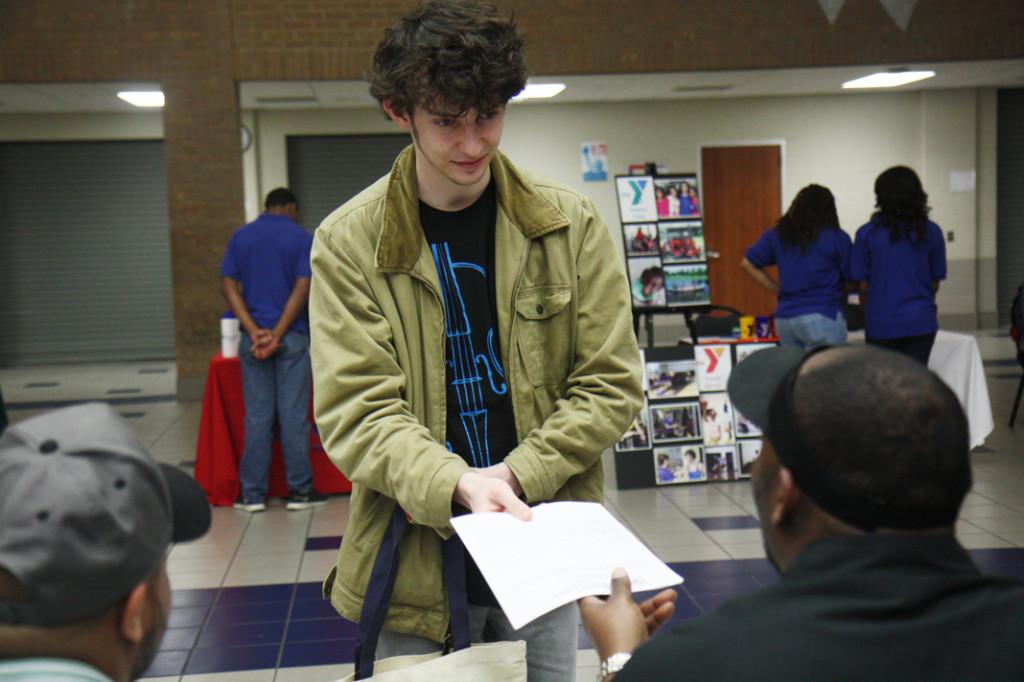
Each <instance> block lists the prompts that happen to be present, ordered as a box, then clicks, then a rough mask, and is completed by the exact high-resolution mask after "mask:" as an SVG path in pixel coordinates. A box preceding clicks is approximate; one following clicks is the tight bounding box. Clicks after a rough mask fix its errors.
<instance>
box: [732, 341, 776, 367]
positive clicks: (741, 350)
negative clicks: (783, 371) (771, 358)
mask: <svg viewBox="0 0 1024 682" xmlns="http://www.w3.org/2000/svg"><path fill="white" fill-rule="evenodd" d="M765 348H775V344H774V343H741V344H739V345H738V346H736V363H737V364H739V363H741V362H743V361H744V360H745V359H746V358H748V357H750V355H752V354H753V353H756V352H757V351H759V350H764V349H765Z"/></svg>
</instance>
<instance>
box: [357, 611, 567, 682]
mask: <svg viewBox="0 0 1024 682" xmlns="http://www.w3.org/2000/svg"><path fill="white" fill-rule="evenodd" d="M579 627H580V612H579V608H578V607H577V606H576V602H572V603H571V604H566V605H565V606H562V607H560V608H557V609H555V610H554V611H552V612H551V613H548V614H545V615H543V616H541V617H540V618H538V619H537V620H535V621H533V622H532V623H527V624H526V625H524V626H523V627H522V628H521V629H519V630H516V629H513V627H512V624H511V623H509V622H508V618H506V617H505V613H504V612H503V611H502V610H501V609H495V608H489V607H487V606H474V605H472V604H471V605H470V607H469V638H470V641H471V642H473V643H474V644H476V643H486V642H514V641H516V640H523V641H525V642H526V667H527V670H528V676H529V682H573V681H574V680H575V679H576V648H577V647H578V646H579ZM440 650H441V645H440V644H438V643H437V642H433V641H431V640H429V639H426V638H425V637H416V636H415V635H403V634H400V633H397V632H389V631H387V630H384V631H382V632H381V633H380V638H379V639H378V640H377V659H378V660H379V659H381V658H390V657H392V656H408V655H413V654H429V653H432V652H434V651H440Z"/></svg>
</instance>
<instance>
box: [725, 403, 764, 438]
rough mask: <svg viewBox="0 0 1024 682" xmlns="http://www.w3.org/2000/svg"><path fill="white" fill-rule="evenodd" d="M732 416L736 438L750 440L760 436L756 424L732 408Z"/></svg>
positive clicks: (759, 430)
mask: <svg viewBox="0 0 1024 682" xmlns="http://www.w3.org/2000/svg"><path fill="white" fill-rule="evenodd" d="M732 416H733V419H734V420H735V422H736V437H737V438H750V437H752V436H760V435H762V434H761V429H759V428H757V424H755V423H754V422H752V421H750V420H749V419H747V418H746V417H744V416H743V414H742V413H741V412H740V411H739V410H737V409H735V408H734V409H733V415H732Z"/></svg>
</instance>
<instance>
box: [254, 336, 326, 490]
mask: <svg viewBox="0 0 1024 682" xmlns="http://www.w3.org/2000/svg"><path fill="white" fill-rule="evenodd" d="M251 350H252V340H251V339H250V338H249V335H248V334H242V339H241V341H240V342H239V345H238V356H239V358H240V359H241V361H242V394H243V396H244V398H245V450H244V451H243V453H242V463H241V466H239V468H238V478H239V479H240V480H241V483H242V499H243V500H244V501H245V502H261V501H263V500H265V499H266V497H267V477H268V475H269V473H270V457H271V446H272V445H273V442H274V410H275V407H276V408H277V416H278V418H279V419H280V422H281V449H282V450H283V451H284V470H285V477H286V479H287V481H288V490H289V492H290V493H308V492H310V491H311V490H312V488H313V467H312V466H311V465H310V463H309V428H310V425H309V392H310V384H311V382H312V372H311V370H310V365H309V337H308V336H306V335H305V334H301V333H299V332H294V331H292V332H288V333H287V334H285V336H284V338H283V339H282V340H281V347H280V348H279V349H278V351H277V352H276V353H274V354H273V355H271V356H270V357H269V358H266V359H265V360H257V359H256V358H254V357H253V356H252V353H251V352H250V351H251Z"/></svg>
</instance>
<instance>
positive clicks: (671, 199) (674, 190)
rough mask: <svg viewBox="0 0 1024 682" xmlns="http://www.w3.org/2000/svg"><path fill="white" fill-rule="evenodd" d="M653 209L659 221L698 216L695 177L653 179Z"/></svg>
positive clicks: (672, 176)
mask: <svg viewBox="0 0 1024 682" xmlns="http://www.w3.org/2000/svg"><path fill="white" fill-rule="evenodd" d="M654 207H655V209H656V210H657V212H658V218H659V219H665V218H688V217H699V216H700V196H699V194H698V191H697V176H696V175H663V176H658V177H656V178H655V179H654Z"/></svg>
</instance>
